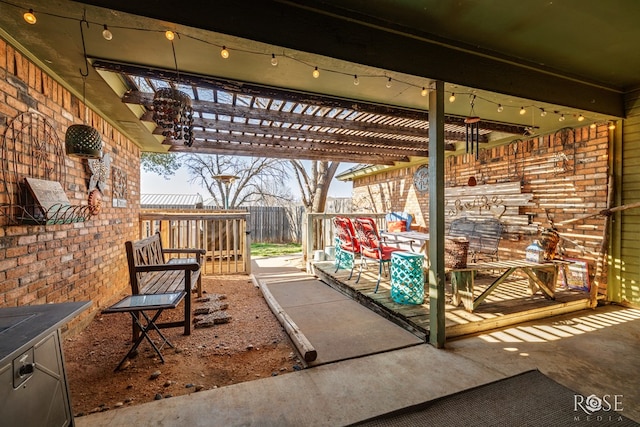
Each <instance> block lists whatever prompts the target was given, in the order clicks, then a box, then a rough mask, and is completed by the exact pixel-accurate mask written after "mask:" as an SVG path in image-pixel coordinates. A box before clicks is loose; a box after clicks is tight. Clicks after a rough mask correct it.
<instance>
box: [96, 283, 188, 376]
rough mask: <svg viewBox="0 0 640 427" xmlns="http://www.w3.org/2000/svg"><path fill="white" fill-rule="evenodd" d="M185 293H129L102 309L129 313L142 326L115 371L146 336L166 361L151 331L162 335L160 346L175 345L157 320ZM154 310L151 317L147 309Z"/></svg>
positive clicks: (107, 312)
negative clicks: (138, 334) (160, 327)
mask: <svg viewBox="0 0 640 427" xmlns="http://www.w3.org/2000/svg"><path fill="white" fill-rule="evenodd" d="M185 295H186V292H184V291H183V292H172V293H167V294H153V295H129V296H128V297H126V298H123V299H122V300H120V301H119V302H117V303H115V304H114V305H112V306H111V307H109V308H106V309H105V310H103V311H102V313H104V314H110V313H129V314H130V315H131V317H132V318H133V321H134V322H135V323H136V325H138V327H139V328H140V336H139V337H138V339H137V340H136V342H135V343H134V344H133V346H132V347H131V349H130V350H129V352H128V353H127V354H126V356H124V358H123V359H122V360H121V361H120V363H119V364H118V366H117V367H116V369H115V371H117V370H118V369H120V367H121V366H122V364H123V363H124V362H125V361H126V360H127V359H128V358H129V357H130V356H131V355H132V354H133V353H134V352H135V351H136V349H137V348H138V346H139V345H140V343H142V340H144V339H145V338H146V339H147V341H149V344H151V347H153V349H154V350H155V351H156V353H158V356H160V360H162V363H164V357H163V356H162V353H160V349H159V348H158V347H157V346H156V345H155V343H154V342H153V341H152V340H151V337H149V332H150V331H151V330H155V331H156V332H157V333H158V335H160V337H161V338H162V341H163V343H162V345H161V346H160V348H162V347H164V345H165V344H167V345H168V346H169V347H173V344H171V343H170V342H169V340H168V339H167V338H166V337H165V336H164V335H163V334H162V332H160V329H158V327H157V326H156V323H155V322H156V320H158V317H160V315H161V314H162V312H163V311H164V310H165V309H173V308H176V307H177V306H178V304H180V301H182V299H183V298H184V296H185ZM154 310H155V314H154V315H153V317H149V315H147V313H146V311H154ZM139 314H141V315H142V317H144V319H145V320H146V322H147V324H146V325H144V324H143V323H142V321H141V319H140V316H139Z"/></svg>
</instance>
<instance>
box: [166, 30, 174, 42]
mask: <svg viewBox="0 0 640 427" xmlns="http://www.w3.org/2000/svg"><path fill="white" fill-rule="evenodd" d="M164 36H165V37H166V38H167V40H169V41H173V39H175V38H176V33H174V32H173V31H171V30H167V31H165V32H164Z"/></svg>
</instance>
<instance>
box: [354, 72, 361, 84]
mask: <svg viewBox="0 0 640 427" xmlns="http://www.w3.org/2000/svg"><path fill="white" fill-rule="evenodd" d="M359 84H360V80H358V75H357V74H354V75H353V85H354V86H358V85H359Z"/></svg>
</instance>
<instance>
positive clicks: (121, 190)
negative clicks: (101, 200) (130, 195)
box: [111, 167, 127, 208]
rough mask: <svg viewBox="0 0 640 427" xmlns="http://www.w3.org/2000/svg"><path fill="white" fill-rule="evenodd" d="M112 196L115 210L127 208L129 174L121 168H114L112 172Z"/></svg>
mask: <svg viewBox="0 0 640 427" xmlns="http://www.w3.org/2000/svg"><path fill="white" fill-rule="evenodd" d="M111 176H112V185H113V186H112V195H113V207H114V208H126V207H127V174H126V173H125V172H124V171H123V170H122V169H120V168H116V167H113V168H112V172H111Z"/></svg>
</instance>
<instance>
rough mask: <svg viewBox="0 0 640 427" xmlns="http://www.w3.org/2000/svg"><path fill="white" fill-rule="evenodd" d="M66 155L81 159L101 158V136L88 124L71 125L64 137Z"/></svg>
mask: <svg viewBox="0 0 640 427" xmlns="http://www.w3.org/2000/svg"><path fill="white" fill-rule="evenodd" d="M64 141H65V148H66V152H67V155H68V156H71V157H80V158H83V159H100V158H102V137H101V136H100V133H99V132H98V130H97V129H96V128H94V127H91V126H89V125H71V126H69V127H68V128H67V132H66V134H65V137H64Z"/></svg>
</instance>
